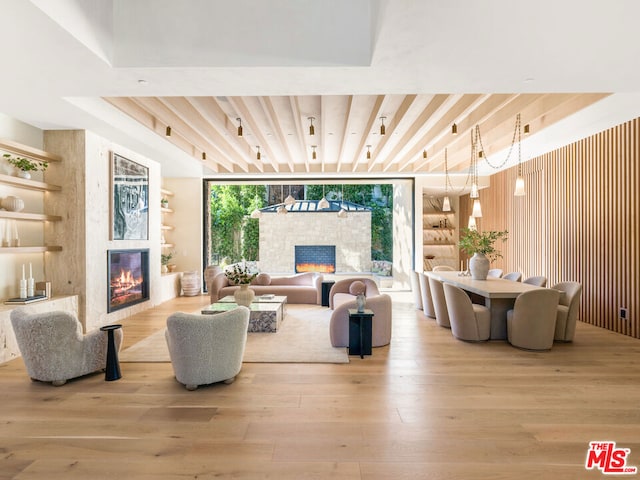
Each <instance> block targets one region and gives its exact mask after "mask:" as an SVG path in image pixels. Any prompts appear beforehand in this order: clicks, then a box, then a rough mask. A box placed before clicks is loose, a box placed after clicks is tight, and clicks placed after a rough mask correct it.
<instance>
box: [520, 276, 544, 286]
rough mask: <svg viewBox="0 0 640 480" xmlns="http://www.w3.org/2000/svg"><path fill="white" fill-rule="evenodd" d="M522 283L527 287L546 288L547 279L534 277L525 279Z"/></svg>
mask: <svg viewBox="0 0 640 480" xmlns="http://www.w3.org/2000/svg"><path fill="white" fill-rule="evenodd" d="M522 283H527V284H529V285H535V286H536V287H546V286H547V277H545V276H542V275H538V276H534V277H528V278H525V279H524V280H523V281H522Z"/></svg>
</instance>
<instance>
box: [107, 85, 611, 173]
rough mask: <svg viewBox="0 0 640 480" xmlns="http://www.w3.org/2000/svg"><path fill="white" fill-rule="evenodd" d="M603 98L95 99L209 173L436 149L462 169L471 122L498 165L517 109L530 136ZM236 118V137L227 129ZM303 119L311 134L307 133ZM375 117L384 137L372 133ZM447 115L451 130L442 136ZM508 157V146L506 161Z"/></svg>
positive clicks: (435, 165)
mask: <svg viewBox="0 0 640 480" xmlns="http://www.w3.org/2000/svg"><path fill="white" fill-rule="evenodd" d="M606 96H607V94H601V93H599V94H595V93H594V94H584V93H583V94H571V93H557V94H554V93H547V94H436V95H388V94H387V95H306V96H242V97H241V96H218V97H213V96H207V97H204V96H194V97H108V98H105V100H106V101H108V102H109V103H110V104H112V105H113V106H115V107H117V108H118V109H119V110H121V111H122V112H124V113H126V114H127V115H129V116H130V117H132V118H133V119H135V120H136V121H138V122H140V123H141V124H142V125H144V126H145V127H147V128H148V129H150V130H152V131H154V132H155V133H156V134H158V135H160V136H163V137H166V130H167V127H170V128H171V136H169V137H166V140H167V141H169V142H171V143H173V144H174V145H175V146H176V147H178V148H180V149H181V150H183V151H184V152H185V153H187V154H188V155H191V156H192V157H194V158H197V159H199V160H201V161H203V162H204V164H205V165H206V166H207V167H208V168H209V169H211V170H212V171H213V172H216V173H219V174H225V173H233V174H257V173H276V174H307V173H309V174H321V173H336V174H353V173H358V174H365V173H385V174H414V173H429V172H442V171H443V170H444V159H445V155H444V152H445V148H446V149H447V157H448V167H449V169H450V171H452V172H456V171H459V172H462V171H467V170H468V168H469V163H470V149H471V133H470V132H471V131H473V129H474V128H475V126H476V125H479V127H480V132H481V136H482V143H483V146H484V149H485V151H484V152H483V153H484V157H485V158H486V157H488V158H489V160H490V161H491V162H492V163H493V164H494V165H497V164H500V163H502V162H503V161H504V160H505V158H506V155H504V157H505V158H502V157H500V158H492V157H491V155H492V154H497V153H498V152H501V151H503V150H504V149H505V148H508V147H509V146H510V145H511V144H512V141H513V139H514V127H515V121H516V116H517V115H518V114H520V115H521V121H522V125H523V127H524V125H528V126H529V130H530V132H531V135H535V134H538V133H540V132H542V131H543V130H544V129H545V128H548V127H550V126H551V125H553V124H555V123H556V122H558V121H560V120H563V119H565V118H566V117H569V116H571V115H573V114H575V113H576V112H579V111H580V110H581V109H583V108H585V107H587V106H589V105H591V104H593V103H595V102H597V101H599V100H601V99H603V98H604V97H606ZM311 117H313V120H311V119H310V118H311ZM381 117H384V120H383V119H381ZM238 118H240V119H241V121H242V127H243V135H242V137H239V136H238V135H237V129H238V125H239V122H238V120H237V119H238ZM312 123H313V126H314V130H315V134H314V135H310V126H311V124H312ZM382 123H384V125H385V130H386V132H385V135H381V133H380V130H381V125H382ZM454 123H455V124H456V125H457V132H458V133H457V135H453V134H452V125H453V124H454ZM523 135H524V134H523ZM523 138H524V137H523ZM314 146H315V151H316V159H313V150H314ZM368 146H369V147H368ZM258 147H259V148H258ZM258 150H259V151H260V159H259V160H258V159H257V153H258ZM367 150H369V151H370V153H371V158H370V159H368V158H367ZM425 152H426V158H425ZM203 154H204V155H203ZM515 155H517V154H516V152H515V150H514V153H513V154H512V156H511V157H510V158H511V160H512V161H513V160H515V159H517V157H516V156H515ZM203 158H204V160H203ZM480 161H482V160H480ZM510 163H513V162H510Z"/></svg>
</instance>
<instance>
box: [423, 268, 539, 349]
mask: <svg viewBox="0 0 640 480" xmlns="http://www.w3.org/2000/svg"><path fill="white" fill-rule="evenodd" d="M425 274H426V275H428V276H429V277H431V278H434V279H436V280H439V281H441V282H444V283H448V284H451V285H455V286H456V287H459V288H461V289H462V290H464V291H465V292H467V293H468V294H469V296H470V297H471V299H472V300H476V301H477V300H480V301H483V302H484V306H485V307H487V308H488V309H489V312H490V313H491V334H490V339H491V340H506V339H507V311H509V310H511V309H513V305H514V303H515V301H516V298H518V295H520V294H521V293H524V292H528V291H530V290H538V289H540V288H543V287H538V286H535V285H529V284H528V283H522V282H514V281H513V280H505V279H503V278H495V277H487V279H486V280H474V279H473V278H471V276H470V275H467V274H466V273H465V272H451V271H441V272H431V271H429V272H425Z"/></svg>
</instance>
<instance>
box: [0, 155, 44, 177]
mask: <svg viewBox="0 0 640 480" xmlns="http://www.w3.org/2000/svg"><path fill="white" fill-rule="evenodd" d="M2 156H3V157H4V158H5V159H6V160H7V162H9V163H10V164H11V165H13V166H14V167H16V168H17V169H19V170H22V171H23V172H29V171H32V172H37V171H38V170H40V171H42V172H44V171H45V170H46V169H47V167H48V166H49V164H48V163H47V162H42V161H40V160H29V159H28V158H24V157H14V156H12V155H10V154H8V153H5V154H4V155H2Z"/></svg>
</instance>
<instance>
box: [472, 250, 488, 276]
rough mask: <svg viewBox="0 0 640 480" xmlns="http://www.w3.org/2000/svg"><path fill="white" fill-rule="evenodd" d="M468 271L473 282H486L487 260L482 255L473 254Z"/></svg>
mask: <svg viewBox="0 0 640 480" xmlns="http://www.w3.org/2000/svg"><path fill="white" fill-rule="evenodd" d="M469 270H471V278H472V279H473V280H486V279H487V275H488V274H489V259H488V258H487V257H486V256H485V254H484V253H474V254H473V257H471V260H469Z"/></svg>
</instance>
